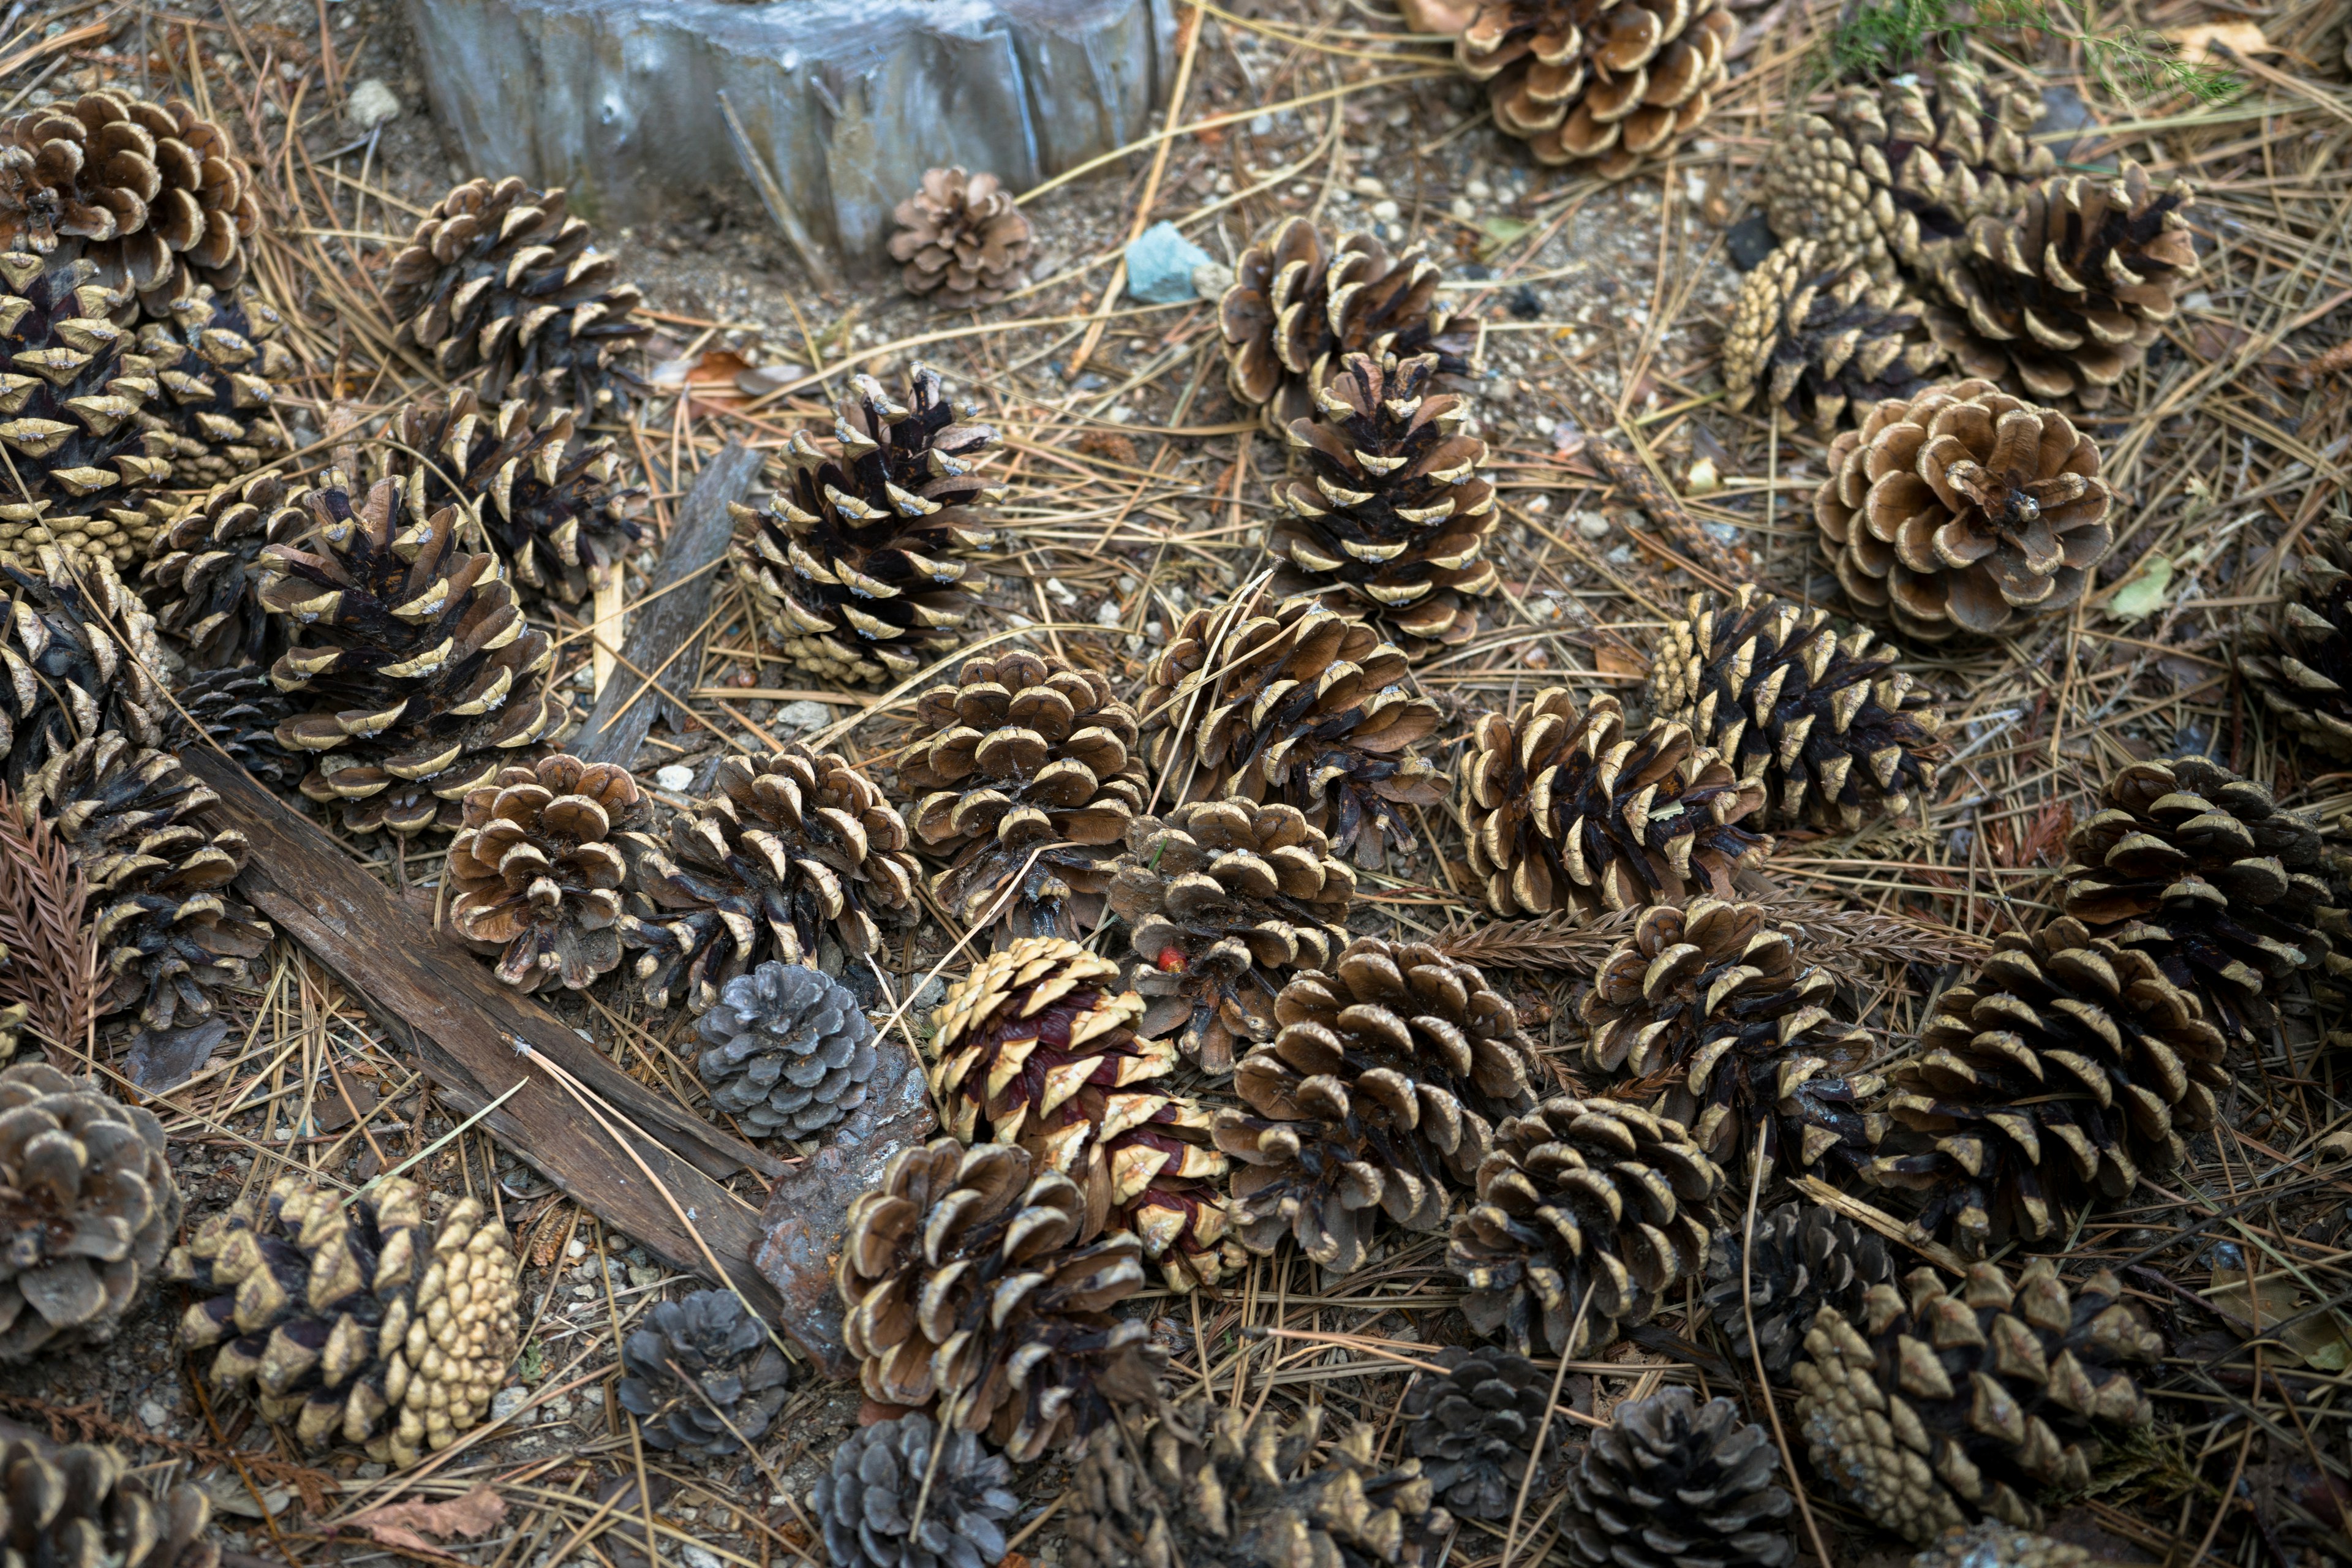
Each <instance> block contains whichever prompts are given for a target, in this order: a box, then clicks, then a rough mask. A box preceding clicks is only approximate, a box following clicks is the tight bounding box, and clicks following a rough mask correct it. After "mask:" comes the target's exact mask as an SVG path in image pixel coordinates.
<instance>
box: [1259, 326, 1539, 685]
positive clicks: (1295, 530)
mask: <svg viewBox="0 0 2352 1568" xmlns="http://www.w3.org/2000/svg"><path fill="white" fill-rule="evenodd" d="M1438 363H1439V362H1438V359H1437V356H1436V355H1434V354H1422V355H1420V356H1418V357H1416V358H1412V359H1405V360H1400V359H1398V358H1397V357H1396V356H1395V355H1394V354H1384V355H1382V356H1381V358H1380V359H1378V360H1375V359H1374V358H1373V357H1372V356H1371V355H1370V354H1357V353H1351V354H1349V356H1348V357H1347V361H1346V368H1345V369H1343V370H1341V371H1340V372H1339V374H1336V375H1334V376H1333V377H1332V378H1331V381H1330V384H1328V386H1325V387H1323V388H1321V389H1320V390H1319V391H1318V392H1317V394H1316V395H1315V396H1316V406H1317V407H1318V409H1319V410H1320V411H1321V417H1319V418H1316V419H1296V420H1293V421H1292V422H1291V424H1290V444H1291V446H1292V447H1296V448H1297V449H1298V450H1299V451H1301V452H1303V453H1304V454H1305V455H1306V459H1307V478H1306V479H1288V480H1283V481H1279V482H1277V483H1276V485H1275V487H1274V499H1275V500H1276V503H1277V504H1278V505H1280V506H1281V507H1282V509H1283V510H1284V511H1285V512H1287V513H1288V514H1289V515H1288V516H1276V517H1275V518H1274V519H1272V520H1271V521H1269V522H1268V523H1267V524H1266V532H1265V547H1266V549H1267V550H1269V551H1271V552H1273V553H1274V555H1275V557H1276V560H1277V562H1278V563H1279V564H1278V565H1277V568H1276V574H1275V579H1274V586H1273V590H1272V592H1273V594H1274V595H1275V596H1276V599H1279V600H1297V599H1300V598H1307V597H1313V598H1317V599H1319V600H1321V601H1322V603H1323V604H1324V605H1327V606H1328V607H1329V608H1331V609H1335V610H1346V611H1348V612H1349V613H1350V614H1353V615H1359V616H1366V617H1368V618H1370V619H1371V620H1373V621H1375V622H1376V623H1378V624H1379V625H1380V626H1381V629H1382V631H1383V632H1384V633H1387V634H1389V635H1391V636H1394V637H1397V638H1398V639H1399V640H1400V641H1401V642H1402V644H1403V645H1404V647H1405V650H1406V651H1407V652H1408V653H1412V654H1415V655H1419V654H1423V653H1427V652H1429V651H1431V650H1432V649H1433V648H1434V647H1441V646H1442V647H1454V646H1457V645H1459V644H1461V643H1465V642H1467V641H1469V639H1470V638H1471V637H1472V636H1473V635H1475V633H1476V631H1477V630H1478V612H1477V610H1476V609H1475V607H1474V604H1473V601H1475V600H1478V599H1482V598H1486V597H1487V596H1488V595H1492V594H1493V593H1494V592H1495V591H1496V588H1497V587H1498V586H1500V584H1501V578H1500V576H1499V575H1498V574H1496V570H1495V563H1493V562H1492V561H1487V560H1483V559H1481V558H1480V554H1479V552H1481V551H1482V550H1484V549H1485V548H1486V542H1487V540H1488V537H1489V536H1490V535H1491V534H1492V533H1493V532H1494V529H1495V521H1496V515H1497V514H1496V509H1495V489H1494V486H1493V485H1492V484H1490V483H1489V482H1488V481H1487V480H1486V478H1485V477H1484V476H1482V475H1480V474H1479V473H1478V471H1477V468H1478V465H1479V464H1481V463H1483V462H1485V461H1486V443H1485V442H1484V441H1481V440H1479V439H1478V438H1477V437H1475V436H1465V435H1464V434H1463V433H1462V425H1463V422H1464V420H1465V417H1466V416H1467V414H1468V407H1467V405H1465V402H1464V401H1463V399H1461V398H1460V397H1457V396H1454V395H1452V394H1450V393H1441V392H1436V391H1434V390H1433V383H1434V381H1435V378H1436V374H1437V369H1438Z"/></svg>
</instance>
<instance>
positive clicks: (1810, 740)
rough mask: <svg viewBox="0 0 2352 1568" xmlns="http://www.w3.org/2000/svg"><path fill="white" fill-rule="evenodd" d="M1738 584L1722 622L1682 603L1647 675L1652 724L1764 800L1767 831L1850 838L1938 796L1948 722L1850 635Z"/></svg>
mask: <svg viewBox="0 0 2352 1568" xmlns="http://www.w3.org/2000/svg"><path fill="white" fill-rule="evenodd" d="M1829 618H1830V617H1829V612H1828V611H1826V610H1823V609H1820V608H1814V609H1803V608H1801V607H1799V606H1798V605H1792V604H1790V603H1789V602H1788V601H1786V600H1784V599H1779V598H1776V597H1774V596H1773V595H1770V594H1768V593H1766V592H1765V591H1764V590H1763V589H1761V588H1759V587H1757V586H1755V585H1754V584H1743V585H1742V586H1741V587H1740V589H1739V592H1738V596H1737V597H1736V598H1735V599H1734V600H1733V601H1732V604H1731V606H1730V607H1729V608H1728V609H1717V607H1716V606H1715V605H1714V604H1713V603H1712V602H1711V601H1710V600H1709V599H1708V598H1707V596H1706V595H1704V594H1694V595H1691V598H1690V603H1689V605H1688V606H1687V609H1686V612H1685V618H1684V619H1682V620H1680V621H1676V622H1675V623H1674V624H1673V625H1672V626H1669V627H1668V628H1667V631H1666V636H1665V640H1664V646H1663V647H1661V648H1660V649H1659V652H1658V656H1657V658H1656V659H1655V661H1654V662H1653V664H1652V665H1651V667H1650V687H1649V694H1648V695H1649V701H1650V711H1651V712H1652V713H1654V714H1656V715H1658V716H1660V717H1662V718H1666V719H1672V720H1674V721H1675V722H1677V723H1682V724H1687V725H1689V726H1690V729H1691V732H1692V733H1693V734H1695V735H1696V736H1698V737H1699V739H1700V740H1701V741H1702V742H1705V743H1706V745H1708V746H1711V747H1713V748H1714V749H1715V751H1716V752H1717V754H1718V755H1720V756H1721V757H1722V758H1723V759H1724V760H1725V761H1726V762H1727V763H1730V764H1731V766H1732V768H1733V770H1734V771H1735V772H1736V773H1738V776H1739V783H1740V785H1741V787H1742V788H1748V787H1750V786H1757V787H1760V788H1761V789H1762V790H1763V792H1764V812H1763V816H1762V820H1763V822H1764V823H1765V824H1767V825H1772V826H1778V825H1780V824H1781V823H1795V822H1810V823H1812V824H1813V825H1815V826H1820V827H1823V828H1828V829H1831V830H1832V831H1843V832H1847V833H1853V832H1855V831H1857V830H1859V829H1860V828H1861V827H1862V826H1863V825H1864V823H1865V822H1867V821H1869V820H1870V819H1871V818H1872V817H1873V816H1877V815H1880V814H1884V815H1885V816H1898V817H1899V816H1907V815H1909V814H1910V812H1911V811H1912V809H1913V807H1914V806H1915V805H1917V804H1919V802H1920V799H1921V797H1923V796H1925V795H1927V794H1928V793H1929V792H1930V791H1932V790H1933V789H1934V788H1935V787H1936V764H1935V757H1936V756H1937V753H1938V752H1940V750H1941V742H1940V740H1939V737H1940V736H1941V734H1942V731H1943V724H1944V720H1943V714H1942V713H1941V711H1940V710H1937V708H1936V706H1935V702H1934V700H1933V699H1932V698H1931V697H1930V696H1929V695H1928V694H1927V691H1926V690H1924V689H1921V688H1920V687H1919V686H1917V685H1916V683H1915V682H1914V681H1913V680H1912V679H1911V677H1910V676H1908V675H1906V674H1905V673H1904V672H1903V671H1901V670H1899V669H1897V668H1895V660H1894V659H1893V658H1889V657H1887V656H1886V655H1885V654H1884V653H1883V652H1877V651H1874V647H1873V644H1874V641H1875V639H1874V637H1872V636H1871V634H1870V633H1869V632H1867V631H1862V630H1857V631H1853V632H1850V633H1848V634H1846V635H1845V636H1843V637H1841V636H1839V635H1838V634H1837V633H1836V632H1834V631H1832V630H1831V629H1830V625H1829Z"/></svg>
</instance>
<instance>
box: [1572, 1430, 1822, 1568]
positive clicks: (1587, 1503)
mask: <svg viewBox="0 0 2352 1568" xmlns="http://www.w3.org/2000/svg"><path fill="white" fill-rule="evenodd" d="M1779 1470H1780V1449H1779V1448H1778V1447H1777V1446H1775V1444H1774V1443H1773V1441H1772V1435H1771V1434H1770V1433H1769V1432H1767V1431H1766V1430H1765V1429H1764V1428H1763V1427H1761V1426H1756V1425H1755V1424H1753V1423H1752V1422H1746V1421H1742V1420H1741V1419H1740V1418H1739V1406H1738V1405H1734V1404H1733V1403H1732V1402H1731V1401H1730V1400H1728V1399H1710V1400H1708V1401H1707V1402H1706V1404H1704V1405H1702V1404H1700V1403H1699V1400H1698V1396H1697V1395H1696V1394H1693V1393H1692V1392H1691V1391H1690V1390H1689V1389H1687V1388H1662V1389H1660V1390H1659V1391H1658V1392H1657V1393H1655V1394H1652V1395H1650V1396H1649V1397H1648V1398H1647V1399H1634V1400H1629V1401H1627V1402H1626V1403H1625V1404H1622V1405H1619V1406H1618V1407H1617V1409H1616V1413H1615V1415H1614V1418H1613V1419H1612V1421H1611V1422H1610V1424H1609V1426H1607V1427H1606V1428H1605V1429H1603V1430H1601V1431H1599V1432H1596V1433H1594V1434H1593V1435H1592V1441H1591V1442H1590V1443H1588V1444H1587V1445H1585V1448H1584V1452H1583V1453H1582V1454H1581V1455H1580V1457H1579V1458H1578V1459H1577V1462H1576V1468H1574V1469H1572V1470H1570V1472H1569V1476H1568V1500H1567V1503H1566V1505H1565V1506H1564V1507H1563V1508H1562V1510H1561V1516H1562V1522H1563V1524H1564V1525H1565V1527H1566V1528H1565V1533H1566V1535H1567V1537H1568V1550H1569V1556H1570V1559H1571V1560H1573V1561H1574V1562H1577V1563H1586V1564H1590V1565H1591V1568H1697V1565H1699V1564H1703V1563H1724V1564H1735V1563H1736V1564H1738V1565H1739V1568H1786V1565H1787V1564H1789V1563H1794V1562H1795V1561H1796V1558H1797V1542H1796V1541H1795V1539H1794V1538H1793V1537H1792V1536H1791V1534H1790V1530H1789V1524H1788V1520H1789V1515H1790V1509H1791V1506H1792V1505H1791V1502H1790V1497H1789V1494H1788V1493H1787V1492H1785V1491H1782V1490H1781V1489H1780V1488H1779V1487H1777V1486H1775V1485H1773V1484H1772V1482H1773V1478H1774V1476H1775V1475H1776V1474H1777V1473H1778V1472H1779Z"/></svg>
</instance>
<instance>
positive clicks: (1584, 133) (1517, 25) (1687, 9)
mask: <svg viewBox="0 0 2352 1568" xmlns="http://www.w3.org/2000/svg"><path fill="white" fill-rule="evenodd" d="M1738 31H1739V27H1738V24H1737V23H1736V22H1734V21H1733V20H1732V19H1731V14H1730V13H1729V12H1727V11H1726V10H1724V9H1722V8H1721V7H1720V6H1719V5H1717V4H1716V3H1715V0H1682V3H1670V4H1652V5H1640V4H1629V5H1619V4H1617V3H1616V0H1486V3H1485V4H1483V5H1478V6H1477V7H1476V8H1475V11H1474V12H1473V13H1472V15H1471V17H1470V21H1469V25H1468V26H1465V28H1464V29H1463V30H1462V32H1461V33H1460V35H1459V36H1457V37H1455V38H1454V64H1456V65H1457V66H1459V67H1461V68H1462V69H1464V70H1465V71H1467V72H1468V73H1469V74H1470V75H1471V76H1473V77H1475V78H1476V79H1478V80H1481V81H1484V82H1485V83H1486V97H1487V100H1488V101H1489V102H1490V103H1492V104H1493V105H1494V110H1495V128H1496V130H1498V131H1501V132H1505V133H1506V134H1507V135H1511V136H1517V137H1520V138H1522V139H1523V140H1525V141H1526V142H1527V143H1528V151H1529V152H1531V153H1534V154H1535V157H1536V162H1538V163H1589V164H1590V165H1591V173H1593V174H1598V175H1600V176H1601V178H1602V179H1604V180H1620V179H1623V178H1624V177H1625V176H1626V175H1628V174H1632V173H1633V172H1634V171H1635V170H1636V169H1639V168H1641V167H1642V166H1643V163H1645V162H1648V161H1650V160H1654V159H1658V158H1663V157H1664V156H1665V155H1666V154H1667V153H1670V152H1672V151H1673V150H1674V148H1675V144H1676V143H1678V142H1680V141H1681V140H1682V139H1683V138H1684V137H1685V136H1687V135H1688V134H1689V133H1690V132H1692V131H1693V130H1694V129H1695V128H1696V126H1697V125H1698V123H1699V121H1703V120H1705V119H1706V113H1707V110H1708V108H1709V107H1710V100H1711V97H1712V95H1713V93H1714V92H1715V91H1716V90H1717V89H1718V88H1720V87H1721V86H1722V85H1723V76H1724V69H1725V51H1726V50H1727V49H1728V48H1730V47H1731V41H1732V39H1733V38H1734V37H1737V36H1738Z"/></svg>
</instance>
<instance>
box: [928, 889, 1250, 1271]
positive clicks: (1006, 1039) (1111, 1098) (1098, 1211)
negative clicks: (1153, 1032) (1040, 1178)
mask: <svg viewBox="0 0 2352 1568" xmlns="http://www.w3.org/2000/svg"><path fill="white" fill-rule="evenodd" d="M1117 987H1118V965H1117V964H1115V963H1111V962H1110V961H1109V960H1108V959H1106V958H1097V957H1096V956H1095V955H1094V954H1093V953H1091V952H1087V950H1086V949H1085V948H1082V947H1080V946H1079V945H1078V944H1077V943H1076V942H1069V941H1066V940H1065V939H1063V938H1061V937H1046V936H1040V937H1024V938H1022V939H1021V940H1019V941H1017V942H1013V943H1012V944H1011V945H1010V946H1008V947H1006V948H1004V949H1003V950H1002V951H1001V952H996V953H995V954H993V955H992V956H991V957H988V958H984V959H982V960H981V961H980V962H979V963H975V964H973V965H972V967H971V973H969V974H967V975H966V976H965V977H964V978H963V979H961V980H960V981H958V982H956V984H954V985H952V986H950V987H949V989H948V994H947V998H946V1000H945V1001H943V1002H941V1003H940V1005H939V1006H938V1007H937V1008H936V1009H935V1010H933V1012H932V1014H931V1039H930V1053H931V1055H932V1057H933V1058H935V1059H936V1060H937V1062H938V1064H939V1065H938V1066H937V1067H936V1068H933V1069H932V1072H931V1089H932V1098H933V1100H934V1101H935V1102H936V1103H937V1104H938V1105H939V1106H940V1117H941V1121H943V1122H944V1124H945V1125H946V1128H947V1130H948V1131H950V1132H951V1133H953V1134H954V1135H955V1136H956V1137H958V1138H961V1139H962V1140H963V1141H964V1142H967V1143H971V1142H979V1141H981V1140H982V1139H986V1140H989V1141H991V1142H1000V1143H1018V1144H1021V1145H1022V1146H1023V1147H1024V1148H1026V1149H1027V1150H1028V1151H1029V1152H1030V1153H1031V1154H1032V1155H1034V1157H1035V1159H1036V1161H1037V1163H1038V1164H1039V1165H1040V1166H1041V1167H1043V1168H1044V1169H1045V1170H1049V1171H1056V1172H1059V1173H1061V1174H1063V1175H1065V1176H1067V1177H1069V1178H1070V1179H1071V1180H1072V1181H1074V1182H1076V1183H1077V1184H1078V1186H1079V1187H1080V1188H1081V1189H1082V1190H1083V1191H1084V1192H1085V1194H1086V1199H1087V1207H1086V1215H1085V1218H1086V1224H1085V1226H1084V1227H1083V1228H1082V1229H1081V1230H1080V1232H1079V1234H1078V1239H1079V1240H1080V1241H1092V1240H1093V1239H1094V1238H1095V1237H1097V1236H1098V1235H1100V1234H1101V1233H1102V1232H1103V1231H1104V1230H1105V1229H1106V1228H1109V1229H1116V1230H1126V1231H1132V1232H1133V1233H1134V1234H1135V1235H1136V1236H1137V1237H1139V1238H1140V1239H1141V1240H1142V1243H1143V1255H1144V1257H1145V1258H1147V1259H1149V1260H1150V1262H1152V1263H1153V1264H1154V1265H1156V1266H1157V1267H1158V1268H1160V1272H1161V1274H1162V1275H1164V1276H1165V1277H1166V1279H1167V1281H1168V1287H1169V1289H1171V1290H1176V1291H1179V1292H1181V1291H1185V1290H1189V1289H1192V1286H1193V1284H1194V1283H1196V1282H1206V1283H1209V1284H1214V1283H1215V1282H1216V1281H1217V1279H1218V1278H1219V1276H1220V1275H1221V1274H1222V1273H1223V1258H1222V1257H1221V1255H1220V1253H1219V1250H1218V1243H1219V1242H1220V1241H1222V1240H1223V1237H1224V1234H1225V1228H1226V1225H1227V1219H1226V1213H1225V1202H1224V1199H1223V1196H1222V1195H1221V1194H1219V1192H1218V1190H1217V1188H1218V1183H1219V1178H1221V1177H1223V1175H1224V1173H1225V1157H1224V1156H1223V1154H1220V1153H1218V1152H1216V1150H1214V1149H1213V1148H1212V1147H1210V1142H1209V1117H1208V1113H1207V1112H1205V1111H1203V1110H1202V1109H1201V1108H1200V1107H1199V1106H1198V1105H1196V1104H1194V1103H1193V1102H1192V1100H1188V1099H1186V1098H1185V1097H1184V1096H1182V1095H1180V1094H1175V1093H1172V1092H1171V1091H1170V1090H1169V1089H1168V1088H1167V1087H1166V1086H1165V1085H1164V1084H1156V1083H1154V1081H1153V1080H1154V1079H1164V1078H1166V1077H1167V1076H1168V1074H1169V1072H1170V1071H1171V1069H1172V1068H1174V1067H1175V1065H1176V1051H1175V1048H1174V1047H1172V1046H1169V1045H1167V1044H1164V1043H1162V1042H1160V1041H1157V1040H1139V1039H1137V1038H1136V1037H1135V1030H1134V1027H1133V1026H1134V1023H1135V1020H1136V1019H1138V1018H1139V1017H1140V1016H1142V1015H1143V998H1142V997H1140V996H1139V995H1137V994H1135V993H1134V992H1132V991H1127V992H1121V991H1119V990H1118V988H1117Z"/></svg>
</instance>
